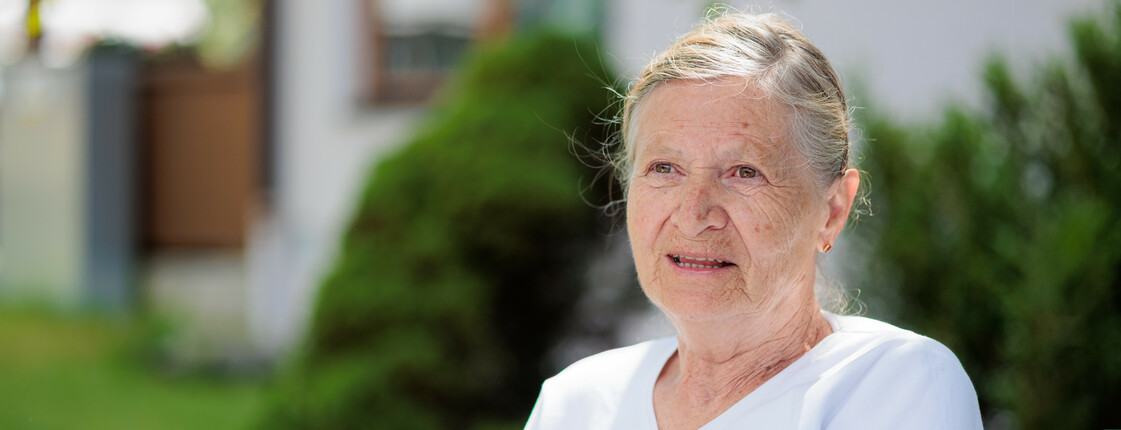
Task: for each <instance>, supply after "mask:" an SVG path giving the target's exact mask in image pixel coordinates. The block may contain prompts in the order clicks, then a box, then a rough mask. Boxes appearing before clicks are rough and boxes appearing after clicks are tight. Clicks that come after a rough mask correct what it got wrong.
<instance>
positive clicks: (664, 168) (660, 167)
mask: <svg viewBox="0 0 1121 430" xmlns="http://www.w3.org/2000/svg"><path fill="white" fill-rule="evenodd" d="M671 172H673V166H670V165H669V164H667V163H658V164H655V165H654V173H671Z"/></svg>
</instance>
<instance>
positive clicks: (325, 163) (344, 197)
mask: <svg viewBox="0 0 1121 430" xmlns="http://www.w3.org/2000/svg"><path fill="white" fill-rule="evenodd" d="M277 7H278V8H279V23H278V25H279V34H278V39H279V40H278V41H277V43H278V47H279V48H278V50H279V52H278V57H279V58H278V60H277V61H278V68H277V71H276V73H277V75H276V79H277V82H278V90H279V94H277V102H278V103H279V104H278V107H277V111H276V115H277V117H276V123H275V124H274V127H276V130H275V131H276V151H277V163H278V165H277V166H276V169H277V172H278V176H277V182H276V184H275V196H274V197H275V201H274V206H273V211H272V212H271V213H269V214H266V215H264V216H263V217H262V219H259V220H257V222H256V223H255V227H254V229H255V231H254V232H253V234H252V238H251V239H250V251H249V264H250V288H249V295H250V297H249V300H248V301H247V303H248V306H249V309H248V313H249V318H248V321H249V326H250V332H251V335H252V337H253V339H254V340H255V341H256V342H258V345H257V346H258V347H260V348H264V349H265V350H266V351H270V352H284V351H286V350H288V349H289V348H290V347H292V346H294V345H295V344H296V342H298V341H299V340H300V338H301V336H302V334H303V331H304V329H305V327H304V325H305V322H306V320H307V318H308V316H309V313H310V311H311V310H312V306H313V304H314V299H315V289H316V287H318V285H319V283H320V281H321V279H322V278H323V277H324V276H325V275H326V270H328V269H329V265H330V263H331V262H332V261H333V256H334V253H335V251H336V247H337V243H338V238H339V237H340V235H341V233H342V228H343V227H344V225H345V224H346V222H348V220H349V218H350V216H351V210H352V206H353V205H354V204H355V203H356V199H357V196H358V193H359V192H360V191H361V190H360V187H361V186H362V185H363V182H364V179H365V177H366V174H367V173H368V167H369V166H370V163H371V162H372V161H373V160H374V159H376V158H377V157H379V156H381V155H383V154H385V153H387V152H388V151H391V150H392V149H393V148H396V147H397V146H399V145H400V144H401V143H403V142H404V140H405V139H406V138H407V137H408V136H409V135H410V133H411V132H412V130H413V127H412V126H413V124H414V123H415V121H416V119H417V118H418V115H419V113H420V110H419V109H416V108H407V109H381V110H371V109H370V108H366V107H362V106H361V105H360V104H358V103H357V92H356V89H355V87H356V79H354V74H355V73H357V65H356V62H357V61H358V59H357V58H355V53H356V52H357V49H356V47H355V46H354V44H355V43H356V41H357V40H358V37H357V26H356V22H357V19H356V17H355V15H354V12H355V10H356V9H355V2H354V1H353V0H323V1H315V2H311V1H303V0H281V1H278V2H277Z"/></svg>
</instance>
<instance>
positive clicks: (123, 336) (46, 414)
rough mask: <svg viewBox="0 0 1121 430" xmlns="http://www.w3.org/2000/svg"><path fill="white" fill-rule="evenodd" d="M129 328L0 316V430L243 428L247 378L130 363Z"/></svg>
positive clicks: (39, 315) (253, 400)
mask: <svg viewBox="0 0 1121 430" xmlns="http://www.w3.org/2000/svg"><path fill="white" fill-rule="evenodd" d="M136 328H137V327H136V324H135V323H130V322H122V321H113V320H109V319H105V318H100V317H91V316H58V315H51V314H48V313H44V312H29V311H11V310H5V311H0V429H90V430H94V429H157V428H158V429H206V430H220V429H244V428H250V427H252V425H253V423H254V422H255V421H256V420H257V418H258V417H259V416H260V414H261V412H262V408H263V406H264V403H265V386H264V384H263V383H261V382H254V381H228V380H220V379H214V378H201V377H174V378H173V377H167V376H161V375H160V374H159V372H156V371H154V370H153V369H151V368H149V367H147V366H142V365H140V364H139V363H140V360H139V359H136V358H130V354H128V353H127V351H128V350H129V345H130V344H131V343H134V340H135V337H136V336H135V332H136V331H137V330H136Z"/></svg>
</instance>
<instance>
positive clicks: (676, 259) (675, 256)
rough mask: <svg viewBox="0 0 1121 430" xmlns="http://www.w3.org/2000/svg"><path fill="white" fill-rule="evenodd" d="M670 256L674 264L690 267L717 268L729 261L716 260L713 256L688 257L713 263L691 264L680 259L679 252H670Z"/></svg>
mask: <svg viewBox="0 0 1121 430" xmlns="http://www.w3.org/2000/svg"><path fill="white" fill-rule="evenodd" d="M670 257H671V258H673V262H674V263H675V264H677V265H678V266H681V267H688V268H692V269H719V268H720V267H722V266H725V265H727V264H730V263H727V262H725V261H721V260H717V259H715V258H692V257H690V258H689V259H690V260H695V261H708V262H712V263H715V264H713V265H704V264H693V263H686V262H683V261H681V255H680V254H671V255H670Z"/></svg>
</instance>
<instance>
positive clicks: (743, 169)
mask: <svg viewBox="0 0 1121 430" xmlns="http://www.w3.org/2000/svg"><path fill="white" fill-rule="evenodd" d="M757 174H758V172H757V171H756V170H755V169H752V168H750V167H747V166H740V167H739V168H738V169H736V176H739V177H741V178H754V177H755V175H757Z"/></svg>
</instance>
